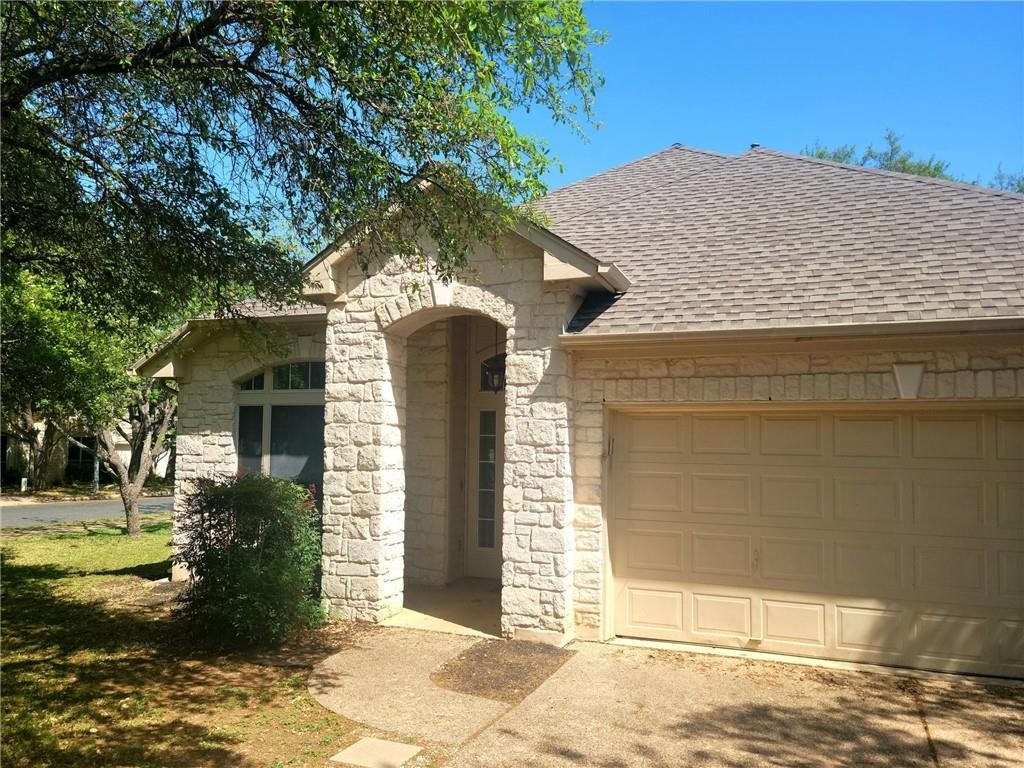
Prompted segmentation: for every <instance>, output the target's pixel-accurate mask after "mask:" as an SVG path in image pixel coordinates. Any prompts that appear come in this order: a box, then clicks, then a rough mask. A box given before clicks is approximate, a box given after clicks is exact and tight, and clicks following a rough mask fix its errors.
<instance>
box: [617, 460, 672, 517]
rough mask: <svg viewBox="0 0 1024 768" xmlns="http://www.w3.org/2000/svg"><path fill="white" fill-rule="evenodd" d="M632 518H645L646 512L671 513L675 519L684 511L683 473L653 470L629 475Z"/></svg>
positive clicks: (632, 472)
mask: <svg viewBox="0 0 1024 768" xmlns="http://www.w3.org/2000/svg"><path fill="white" fill-rule="evenodd" d="M629 511H630V517H640V518H642V517H643V513H644V512H669V513H672V514H670V515H668V516H665V517H667V519H670V520H671V519H675V518H676V517H678V515H679V513H681V512H682V511H683V473H682V472H679V471H667V470H660V471H658V470H653V471H631V472H630V473H629Z"/></svg>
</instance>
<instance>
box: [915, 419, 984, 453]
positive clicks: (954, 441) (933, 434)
mask: <svg viewBox="0 0 1024 768" xmlns="http://www.w3.org/2000/svg"><path fill="white" fill-rule="evenodd" d="M912 425H913V426H912V429H913V435H914V440H913V456H914V458H918V459H980V458H982V457H983V456H984V452H985V447H984V433H985V430H984V422H983V418H982V416H981V415H980V414H949V415H945V416H921V415H915V416H914V417H913V422H912Z"/></svg>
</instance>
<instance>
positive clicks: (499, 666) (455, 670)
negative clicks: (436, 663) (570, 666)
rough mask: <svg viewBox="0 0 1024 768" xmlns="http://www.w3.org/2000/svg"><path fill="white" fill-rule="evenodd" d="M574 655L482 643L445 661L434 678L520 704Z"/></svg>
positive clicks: (450, 686)
mask: <svg viewBox="0 0 1024 768" xmlns="http://www.w3.org/2000/svg"><path fill="white" fill-rule="evenodd" d="M574 654H575V651H567V650H565V649H563V648H555V647H554V646H551V645H543V644H541V643H528V642H524V641H522V640H481V641H480V642H479V643H477V644H476V645H473V646H471V647H470V648H468V649H467V650H465V651H463V652H462V653H460V654H459V655H458V656H456V657H455V658H453V659H450V660H448V661H447V662H445V663H444V664H443V665H442V666H441V667H439V668H438V669H437V670H435V671H434V673H433V674H431V676H430V679H431V680H432V681H433V682H434V684H435V685H437V686H440V687H441V688H448V689H449V690H452V691H457V692H459V693H466V694H470V695H472V696H481V697H483V698H486V699H493V700H495V701H504V702H506V703H508V704H517V703H519V702H520V701H522V700H523V699H525V698H526V697H527V696H528V695H530V694H531V693H532V692H533V691H534V690H536V689H537V688H538V687H539V686H540V684H541V683H543V682H544V681H545V680H547V679H548V678H549V677H551V675H553V674H554V673H555V672H557V671H558V669H559V668H560V667H561V666H562V665H563V664H565V662H567V661H568V660H569V659H570V658H571V657H572V656H573V655H574Z"/></svg>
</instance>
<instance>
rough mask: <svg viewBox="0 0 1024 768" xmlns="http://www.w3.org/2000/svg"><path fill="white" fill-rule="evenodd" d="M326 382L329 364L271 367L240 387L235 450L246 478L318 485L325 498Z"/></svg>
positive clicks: (314, 363)
mask: <svg viewBox="0 0 1024 768" xmlns="http://www.w3.org/2000/svg"><path fill="white" fill-rule="evenodd" d="M266 381H270V382H271V387H270V388H266V387H265V382H266ZM324 381H325V366H324V363H322V362H316V361H313V362H309V361H301V362H292V363H284V364H282V365H277V366H273V367H271V368H266V369H264V370H263V371H260V372H258V373H256V374H254V375H252V376H250V377H248V378H246V379H244V380H242V381H240V382H239V384H238V395H237V397H238V421H237V427H236V430H235V446H236V449H237V454H238V471H239V472H240V473H248V472H262V473H264V474H267V475H270V476H272V477H280V478H282V479H285V480H293V481H295V482H296V483H300V484H302V485H307V486H309V485H312V486H315V487H316V491H317V495H319V494H320V490H321V485H322V484H323V474H324Z"/></svg>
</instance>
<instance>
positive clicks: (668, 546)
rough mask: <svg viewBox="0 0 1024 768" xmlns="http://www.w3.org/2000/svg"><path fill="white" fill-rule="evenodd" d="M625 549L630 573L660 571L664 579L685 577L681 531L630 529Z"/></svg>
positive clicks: (627, 532)
mask: <svg viewBox="0 0 1024 768" xmlns="http://www.w3.org/2000/svg"><path fill="white" fill-rule="evenodd" d="M625 549H626V567H627V569H628V572H629V573H637V572H639V571H658V572H659V573H662V574H665V576H664V578H672V577H673V575H675V576H682V575H683V534H682V532H681V531H665V530H659V531H653V530H643V529H640V530H637V529H628V530H627V531H626V536H625Z"/></svg>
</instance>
